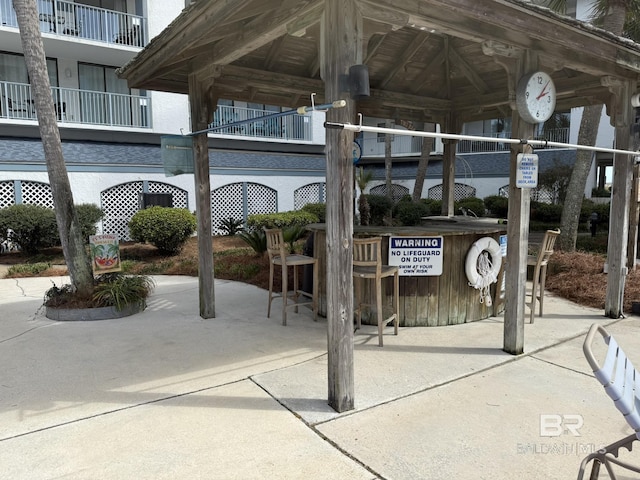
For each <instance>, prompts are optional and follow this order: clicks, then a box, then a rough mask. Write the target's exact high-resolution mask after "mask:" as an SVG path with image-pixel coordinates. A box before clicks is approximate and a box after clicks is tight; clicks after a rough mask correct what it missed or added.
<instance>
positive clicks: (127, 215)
mask: <svg viewBox="0 0 640 480" xmlns="http://www.w3.org/2000/svg"><path fill="white" fill-rule="evenodd" d="M141 193H171V194H172V198H173V206H174V208H188V207H189V201H188V199H189V197H188V195H187V191H186V190H183V189H181V188H179V187H176V186H175V185H170V184H168V183H162V182H141V181H140V182H129V183H121V184H120V185H115V186H113V187H111V188H108V189H107V190H104V191H102V192H101V193H100V203H101V205H102V210H103V211H104V218H103V219H102V231H103V232H104V233H111V234H117V235H118V237H119V238H120V240H124V241H129V240H131V237H130V236H129V220H131V217H133V216H134V215H135V213H136V212H137V211H138V210H139V209H140V194H141Z"/></svg>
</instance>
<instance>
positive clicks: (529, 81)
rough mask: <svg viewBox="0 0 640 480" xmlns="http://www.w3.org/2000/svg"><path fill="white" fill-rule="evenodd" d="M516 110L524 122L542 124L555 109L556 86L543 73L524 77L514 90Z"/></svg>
mask: <svg viewBox="0 0 640 480" xmlns="http://www.w3.org/2000/svg"><path fill="white" fill-rule="evenodd" d="M516 108H517V109H518V114H519V115H520V118H522V119H523V120H524V121H525V122H529V123H542V122H545V121H547V120H549V118H550V117H551V115H553V112H554V111H555V109H556V86H555V85H554V83H553V79H552V78H551V77H550V76H549V74H547V73H545V72H533V73H529V74H527V75H524V76H523V77H522V78H521V79H520V81H519V82H518V87H517V89H516Z"/></svg>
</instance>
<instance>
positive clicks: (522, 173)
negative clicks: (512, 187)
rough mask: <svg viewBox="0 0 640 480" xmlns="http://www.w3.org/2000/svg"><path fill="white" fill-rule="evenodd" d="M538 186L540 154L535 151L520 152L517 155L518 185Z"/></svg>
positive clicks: (525, 186)
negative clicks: (534, 152)
mask: <svg viewBox="0 0 640 480" xmlns="http://www.w3.org/2000/svg"><path fill="white" fill-rule="evenodd" d="M537 186H538V156H537V155H535V154H533V153H519V154H518V157H517V170H516V187H518V188H536V187H537Z"/></svg>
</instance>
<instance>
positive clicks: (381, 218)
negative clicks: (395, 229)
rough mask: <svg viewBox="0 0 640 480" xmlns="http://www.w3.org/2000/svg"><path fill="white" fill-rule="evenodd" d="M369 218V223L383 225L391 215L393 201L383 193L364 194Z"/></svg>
mask: <svg viewBox="0 0 640 480" xmlns="http://www.w3.org/2000/svg"><path fill="white" fill-rule="evenodd" d="M366 198H367V203H368V204H369V212H370V215H371V219H370V220H369V225H385V223H386V220H387V219H388V218H389V217H391V213H392V208H393V201H392V200H391V199H390V198H389V197H387V196H385V195H366Z"/></svg>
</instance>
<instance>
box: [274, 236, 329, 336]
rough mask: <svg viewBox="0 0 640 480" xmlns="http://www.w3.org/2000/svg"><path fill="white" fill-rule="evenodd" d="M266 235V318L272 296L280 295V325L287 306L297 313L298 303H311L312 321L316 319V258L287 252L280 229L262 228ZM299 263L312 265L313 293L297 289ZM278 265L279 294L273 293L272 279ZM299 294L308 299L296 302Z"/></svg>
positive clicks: (285, 321)
mask: <svg viewBox="0 0 640 480" xmlns="http://www.w3.org/2000/svg"><path fill="white" fill-rule="evenodd" d="M264 233H265V235H266V237H267V253H268V255H269V306H268V308H267V318H269V317H270V316H271V302H272V301H273V299H274V298H278V297H282V325H286V324H287V308H291V307H293V308H295V312H296V313H298V307H299V306H300V305H311V308H312V309H313V321H314V322H315V321H318V303H317V302H318V260H317V259H315V258H313V257H309V256H307V255H297V254H292V253H288V251H287V244H286V243H285V241H284V237H283V235H282V229H279V228H272V229H268V228H265V229H264ZM300 265H312V266H313V293H311V294H309V293H308V292H305V291H302V290H299V289H298V267H299V266H300ZM276 266H280V267H281V271H282V292H281V293H280V295H278V294H274V293H273V281H274V273H275V267H276ZM289 267H293V291H292V292H291V294H290V293H289V278H288V277H289V275H288V272H289ZM300 296H304V297H307V298H308V299H309V301H306V302H298V299H299V297H300Z"/></svg>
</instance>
